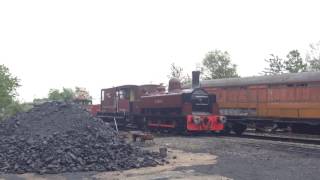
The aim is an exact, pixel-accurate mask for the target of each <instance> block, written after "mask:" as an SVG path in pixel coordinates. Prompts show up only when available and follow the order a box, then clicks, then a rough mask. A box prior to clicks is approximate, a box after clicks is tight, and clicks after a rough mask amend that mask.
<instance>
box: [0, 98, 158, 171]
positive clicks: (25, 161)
mask: <svg viewBox="0 0 320 180" xmlns="http://www.w3.org/2000/svg"><path fill="white" fill-rule="evenodd" d="M163 161H164V160H163V159H161V157H160V155H159V154H158V153H155V152H149V151H145V150H142V149H140V148H139V147H136V146H133V145H131V144H128V143H126V142H125V141H124V140H123V139H121V138H120V137H119V136H117V133H116V132H115V131H114V130H113V128H111V127H110V126H109V125H108V124H106V123H105V122H103V121H102V120H100V119H98V118H94V117H92V116H91V115H90V113H89V112H87V111H85V110H84V109H83V108H81V107H80V106H79V105H76V104H72V103H64V102H48V103H44V104H42V105H39V106H37V107H35V108H33V109H32V110H31V111H29V112H26V113H21V114H18V115H16V116H14V117H12V118H9V119H6V120H5V121H3V122H1V123H0V172H1V173H27V172H35V173H62V172H76V171H112V170H126V169H131V168H139V167H147V166H156V165H159V164H162V162H163Z"/></svg>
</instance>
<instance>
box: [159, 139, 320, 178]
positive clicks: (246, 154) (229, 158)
mask: <svg viewBox="0 0 320 180" xmlns="http://www.w3.org/2000/svg"><path fill="white" fill-rule="evenodd" d="M157 143H159V144H167V146H168V147H172V148H176V149H181V150H184V151H188V152H194V153H199V152H201V153H209V154H214V155H215V156H217V157H218V158H217V163H216V164H213V165H204V166H201V165H200V166H193V167H188V168H192V169H194V170H195V171H197V172H201V173H203V174H219V175H221V176H224V177H228V178H232V179H244V180H248V179H255V180H256V179H259V180H264V179H265V180H270V179H287V180H294V179H297V180H298V179H299V180H301V179H319V176H320V161H319V160H320V146H315V145H304V144H294V143H283V142H273V141H266V140H252V139H244V138H236V137H171V138H168V137H164V138H158V139H157ZM182 169H183V168H182Z"/></svg>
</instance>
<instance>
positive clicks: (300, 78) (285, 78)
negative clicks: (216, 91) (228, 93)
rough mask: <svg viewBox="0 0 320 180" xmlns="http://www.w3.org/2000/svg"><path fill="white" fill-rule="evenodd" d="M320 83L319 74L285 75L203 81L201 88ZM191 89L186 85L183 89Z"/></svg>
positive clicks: (189, 85)
mask: <svg viewBox="0 0 320 180" xmlns="http://www.w3.org/2000/svg"><path fill="white" fill-rule="evenodd" d="M307 82H320V72H303V73H286V74H280V75H272V76H271V75H270V76H253V77H242V78H228V79H214V80H203V81H201V82H200V84H201V87H232V86H248V85H264V84H266V85H269V84H294V83H307ZM189 87H191V84H187V85H186V86H185V88H189Z"/></svg>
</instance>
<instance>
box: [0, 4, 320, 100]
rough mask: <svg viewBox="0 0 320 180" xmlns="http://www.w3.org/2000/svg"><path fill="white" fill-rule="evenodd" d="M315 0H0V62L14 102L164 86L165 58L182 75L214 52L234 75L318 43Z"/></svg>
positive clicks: (245, 73)
mask: <svg viewBox="0 0 320 180" xmlns="http://www.w3.org/2000/svg"><path fill="white" fill-rule="evenodd" d="M319 7H320V3H319V1H316V0H315V1H308V0H301V1H294V0H291V1H284V0H283V1H279V0H274V1H272V0H265V1H256V0H252V1H248V0H242V1H237V0H234V1H231V0H220V1H215V0H209V1H205V0H193V1H188V0H181V1H179V0H159V1H153V0H145V1H141V0H127V1H123V0H114V1H106V0H104V1H81V0H75V1H71V0H61V1H59V0H55V1H45V0H39V1H32V0H29V1H25V0H22V1H15V0H10V1H4V0H3V1H0V64H4V65H5V66H7V67H9V68H10V71H11V72H12V73H13V74H14V75H16V76H18V77H19V78H20V79H21V84H22V87H21V88H19V94H20V97H19V99H20V100H23V101H31V100H32V99H33V98H41V97H44V96H46V94H47V92H48V90H49V89H50V88H61V87H63V86H64V87H74V86H81V87H86V88H87V89H88V90H89V91H90V93H91V94H92V95H93V96H94V98H96V99H95V100H96V101H95V102H98V101H99V93H100V89H101V88H106V87H110V86H116V85H121V84H144V83H151V82H152V83H161V82H163V83H166V82H167V75H168V73H169V67H170V64H171V63H172V62H174V63H175V64H177V65H179V66H182V67H183V68H184V69H185V71H186V72H190V71H191V70H193V69H195V67H196V65H197V64H199V63H200V62H201V60H202V59H203V57H204V56H205V54H206V53H207V52H208V51H210V50H214V49H220V50H223V51H228V52H229V53H230V55H231V58H232V61H233V63H235V64H237V65H238V72H239V74H240V75H241V76H252V75H257V74H259V72H261V71H262V70H263V68H264V67H265V62H264V59H265V58H267V57H268V55H269V54H270V53H274V54H277V55H280V56H285V54H286V53H287V52H288V51H289V50H292V49H298V50H300V51H301V52H302V53H305V52H306V51H307V50H308V46H309V44H310V43H315V42H317V41H319V40H320V23H319V18H320V11H319Z"/></svg>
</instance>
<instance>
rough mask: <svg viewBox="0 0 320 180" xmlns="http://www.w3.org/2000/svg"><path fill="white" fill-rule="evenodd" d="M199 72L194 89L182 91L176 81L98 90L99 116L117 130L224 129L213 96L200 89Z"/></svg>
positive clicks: (223, 120)
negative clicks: (163, 84) (166, 86)
mask: <svg viewBox="0 0 320 180" xmlns="http://www.w3.org/2000/svg"><path fill="white" fill-rule="evenodd" d="M199 75H200V72H193V78H192V80H193V82H194V83H193V86H192V88H190V89H182V88H181V84H180V82H179V80H177V79H175V78H173V79H171V80H170V81H169V87H168V91H167V92H166V91H165V88H164V87H163V86H160V85H142V86H135V85H126V86H119V87H114V88H108V89H102V90H101V111H100V112H99V113H98V117H100V118H102V119H104V120H105V121H109V122H114V123H115V124H117V126H119V127H132V128H139V129H148V130H165V131H175V132H186V131H190V132H195V131H197V132H199V131H215V132H217V131H218V132H221V131H222V130H223V129H224V123H225V118H224V117H223V116H219V114H218V112H219V110H218V106H217V103H216V98H215V95H214V94H208V93H207V92H206V91H205V90H204V89H201V88H199Z"/></svg>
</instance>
